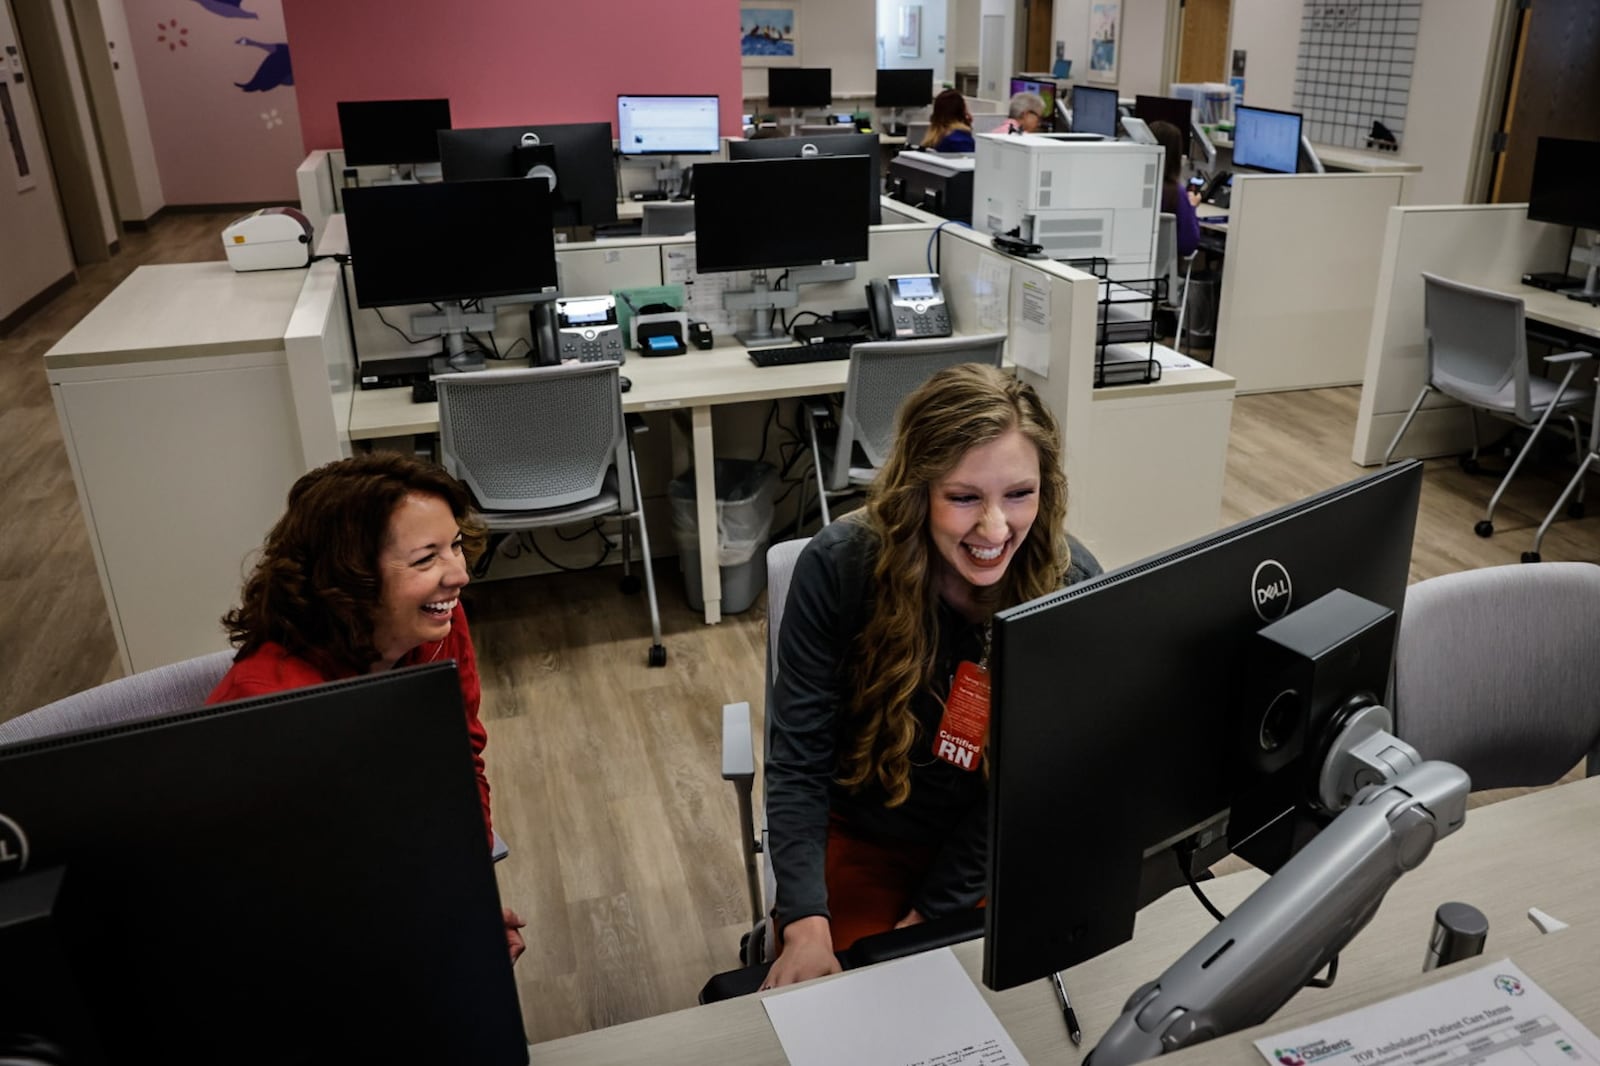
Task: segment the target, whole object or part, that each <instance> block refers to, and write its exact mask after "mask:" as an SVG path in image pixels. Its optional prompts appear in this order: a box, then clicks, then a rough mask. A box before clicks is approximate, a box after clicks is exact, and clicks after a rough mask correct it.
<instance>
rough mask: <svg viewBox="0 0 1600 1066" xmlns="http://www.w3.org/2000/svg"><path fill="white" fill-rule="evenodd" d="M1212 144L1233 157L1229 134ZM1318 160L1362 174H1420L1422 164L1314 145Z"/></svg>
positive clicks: (1216, 136)
mask: <svg viewBox="0 0 1600 1066" xmlns="http://www.w3.org/2000/svg"><path fill="white" fill-rule="evenodd" d="M1211 143H1212V144H1213V145H1215V146H1216V147H1218V148H1226V149H1227V150H1228V152H1229V154H1230V155H1231V154H1232V152H1233V139H1232V138H1231V137H1229V136H1228V135H1227V134H1225V133H1222V134H1213V135H1212V136H1211ZM1311 147H1313V148H1315V149H1316V150H1317V158H1319V159H1321V160H1322V165H1323V166H1324V167H1325V168H1327V169H1328V170H1350V171H1356V172H1358V173H1362V174H1420V173H1422V164H1421V163H1409V162H1407V161H1406V160H1404V159H1401V158H1400V157H1399V156H1396V155H1392V154H1390V153H1388V152H1369V151H1364V150H1362V149H1359V148H1341V147H1339V146H1338V145H1333V144H1313V145H1312V146H1311Z"/></svg>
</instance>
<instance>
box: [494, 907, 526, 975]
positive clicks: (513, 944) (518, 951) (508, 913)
mask: <svg viewBox="0 0 1600 1066" xmlns="http://www.w3.org/2000/svg"><path fill="white" fill-rule="evenodd" d="M500 916H501V917H502V918H504V919H505V922H506V945H507V946H508V947H509V948H510V949H511V961H512V962H516V961H517V960H518V959H519V958H521V957H522V953H523V952H524V951H527V950H528V944H527V942H526V941H524V940H523V939H522V934H521V933H519V932H518V931H517V930H519V929H521V928H522V927H523V926H525V925H527V924H528V923H527V922H525V921H523V920H522V919H521V918H519V917H517V912H516V911H514V910H512V909H511V908H510V907H502V908H500Z"/></svg>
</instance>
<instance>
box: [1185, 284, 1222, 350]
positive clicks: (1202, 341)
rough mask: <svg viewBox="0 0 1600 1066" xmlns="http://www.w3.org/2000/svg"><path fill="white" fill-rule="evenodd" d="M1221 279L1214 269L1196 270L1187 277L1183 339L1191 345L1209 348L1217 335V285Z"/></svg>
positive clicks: (1214, 342) (1213, 343)
mask: <svg viewBox="0 0 1600 1066" xmlns="http://www.w3.org/2000/svg"><path fill="white" fill-rule="evenodd" d="M1221 280H1222V279H1221V278H1219V277H1218V276H1217V274H1216V272H1215V271H1210V270H1197V271H1195V272H1194V274H1192V275H1191V276H1190V278H1189V288H1188V291H1187V294H1186V295H1187V304H1188V306H1187V307H1186V308H1185V309H1184V317H1185V319H1186V321H1185V322H1184V326H1183V338H1184V341H1185V342H1186V343H1187V344H1188V345H1189V346H1191V347H1195V348H1211V347H1213V346H1214V345H1215V344H1216V337H1217V286H1218V283H1219V282H1220V281H1221Z"/></svg>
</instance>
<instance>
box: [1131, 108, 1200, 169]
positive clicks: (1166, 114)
mask: <svg viewBox="0 0 1600 1066" xmlns="http://www.w3.org/2000/svg"><path fill="white" fill-rule="evenodd" d="M1193 112H1194V104H1193V103H1191V102H1190V101H1188V100H1184V99H1180V98H1178V97H1173V96H1144V95H1142V94H1141V95H1139V96H1135V97H1134V98H1133V115H1134V117H1135V118H1140V119H1143V120H1144V121H1145V124H1146V125H1148V124H1149V123H1152V122H1168V123H1171V124H1172V126H1173V127H1174V128H1175V129H1176V130H1177V131H1178V136H1179V137H1180V138H1182V143H1183V154H1184V156H1186V157H1187V156H1188V154H1189V127H1190V125H1191V115H1192V114H1193Z"/></svg>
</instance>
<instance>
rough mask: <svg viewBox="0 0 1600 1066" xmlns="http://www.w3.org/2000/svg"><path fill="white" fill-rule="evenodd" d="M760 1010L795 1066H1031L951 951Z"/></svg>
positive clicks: (792, 995) (786, 997)
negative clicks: (765, 1011)
mask: <svg viewBox="0 0 1600 1066" xmlns="http://www.w3.org/2000/svg"><path fill="white" fill-rule="evenodd" d="M761 1005H762V1006H764V1007H766V1009H767V1017H768V1018H769V1019H771V1021H772V1028H773V1029H775V1030H776V1031H777V1033H778V1040H779V1042H780V1043H782V1044H783V1053H784V1055H785V1056H786V1057H787V1058H788V1060H789V1063H790V1066H1027V1064H1026V1062H1025V1060H1024V1059H1023V1058H1022V1055H1021V1054H1020V1053H1019V1052H1018V1051H1017V1046H1016V1045H1015V1044H1014V1043H1012V1041H1011V1037H1010V1035H1009V1034H1007V1033H1006V1031H1005V1029H1004V1028H1002V1027H1001V1025H1000V1020H999V1019H998V1018H996V1017H995V1016H994V1011H992V1010H990V1009H989V1004H988V1003H987V1002H986V1001H985V1000H984V998H983V994H982V993H981V992H979V991H978V987H977V986H976V985H974V984H973V983H972V978H970V977H968V976H967V971H966V970H965V969H964V968H963V967H962V965H961V962H960V960H958V959H957V958H956V957H955V954H954V953H953V952H951V950H950V949H949V948H942V949H940V950H938V951H927V952H923V953H922V954H919V955H912V956H911V957H909V958H905V959H898V960H896V961H894V962H887V963H882V964H880V965H877V966H871V967H868V968H867V969H864V970H854V971H852V972H850V973H848V974H845V975H844V976H843V977H838V978H835V979H834V980H831V981H824V982H821V983H819V984H815V985H811V986H809V987H806V988H799V989H796V990H795V991H793V992H781V993H778V994H776V995H770V996H768V997H767V998H766V999H764V1000H762V1001H761Z"/></svg>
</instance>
